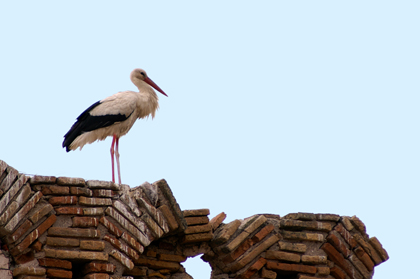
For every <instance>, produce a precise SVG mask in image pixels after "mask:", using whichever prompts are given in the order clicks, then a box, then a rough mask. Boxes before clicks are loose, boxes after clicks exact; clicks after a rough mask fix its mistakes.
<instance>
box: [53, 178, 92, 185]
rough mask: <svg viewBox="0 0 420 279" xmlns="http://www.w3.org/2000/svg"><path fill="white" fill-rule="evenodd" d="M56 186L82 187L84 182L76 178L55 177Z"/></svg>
mask: <svg viewBox="0 0 420 279" xmlns="http://www.w3.org/2000/svg"><path fill="white" fill-rule="evenodd" d="M57 184H58V185H69V186H84V185H85V180H84V179H83V178H77V177H63V176H62V177H57Z"/></svg>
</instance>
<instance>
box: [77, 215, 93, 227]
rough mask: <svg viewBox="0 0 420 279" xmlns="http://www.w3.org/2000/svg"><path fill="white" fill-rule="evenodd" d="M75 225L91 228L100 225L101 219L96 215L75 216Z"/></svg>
mask: <svg viewBox="0 0 420 279" xmlns="http://www.w3.org/2000/svg"><path fill="white" fill-rule="evenodd" d="M72 221H73V227H79V228H89V227H97V226H98V225H99V219H98V218H95V217H77V216H76V217H73V219H72Z"/></svg>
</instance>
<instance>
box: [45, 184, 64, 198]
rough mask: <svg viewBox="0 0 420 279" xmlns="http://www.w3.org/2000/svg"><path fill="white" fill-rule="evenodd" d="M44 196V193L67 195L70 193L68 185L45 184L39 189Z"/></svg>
mask: <svg viewBox="0 0 420 279" xmlns="http://www.w3.org/2000/svg"><path fill="white" fill-rule="evenodd" d="M41 192H42V194H43V195H44V196H46V195H68V194H69V193H70V190H69V187H65V186H57V185H45V186H43V187H42V190H41Z"/></svg>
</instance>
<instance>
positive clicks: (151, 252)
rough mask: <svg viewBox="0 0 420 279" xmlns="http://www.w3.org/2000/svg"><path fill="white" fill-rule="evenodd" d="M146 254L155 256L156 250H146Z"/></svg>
mask: <svg viewBox="0 0 420 279" xmlns="http://www.w3.org/2000/svg"><path fill="white" fill-rule="evenodd" d="M146 256H148V257H152V258H156V257H157V252H156V251H153V250H147V252H146Z"/></svg>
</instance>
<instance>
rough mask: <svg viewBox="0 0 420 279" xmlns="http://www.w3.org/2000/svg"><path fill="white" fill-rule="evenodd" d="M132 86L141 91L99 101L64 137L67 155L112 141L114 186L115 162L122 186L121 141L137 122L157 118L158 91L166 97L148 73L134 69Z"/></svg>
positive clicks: (112, 96) (131, 75)
mask: <svg viewBox="0 0 420 279" xmlns="http://www.w3.org/2000/svg"><path fill="white" fill-rule="evenodd" d="M130 80H131V82H132V83H133V84H134V85H135V86H136V87H137V88H138V90H139V91H138V92H135V91H122V92H118V93H116V94H114V95H111V96H109V97H107V98H105V99H103V100H101V101H97V102H96V103H94V104H92V105H91V106H90V107H88V108H87V109H86V110H85V111H84V112H82V113H81V114H80V115H79V117H77V120H76V122H75V123H74V124H73V126H72V127H71V128H70V130H69V131H68V132H67V133H66V134H65V135H64V141H63V148H66V151H67V152H69V151H71V150H76V149H77V148H80V150H82V148H83V146H84V145H85V144H88V143H89V144H90V143H93V142H94V141H100V140H104V139H105V138H107V137H112V143H111V149H110V151H111V165H112V182H114V183H115V175H114V158H115V159H116V162H117V171H118V182H119V184H121V171H120V154H119V151H118V146H119V140H120V137H122V136H124V135H125V134H127V133H128V131H130V129H131V127H132V126H133V125H134V123H135V122H136V120H137V119H142V118H148V117H149V116H151V117H152V119H153V118H154V117H155V113H156V111H157V109H158V108H159V98H158V96H157V94H156V92H155V91H154V90H153V88H154V89H156V90H157V91H159V92H160V93H162V94H163V95H165V96H166V97H168V95H166V93H165V92H164V91H163V90H162V89H160V87H159V86H157V85H156V83H154V82H153V81H152V80H151V79H150V78H149V76H148V75H147V73H146V71H145V70H143V69H140V68H137V69H134V70H133V71H132V72H131V74H130Z"/></svg>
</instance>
